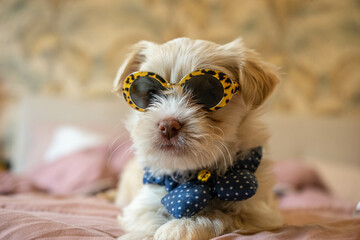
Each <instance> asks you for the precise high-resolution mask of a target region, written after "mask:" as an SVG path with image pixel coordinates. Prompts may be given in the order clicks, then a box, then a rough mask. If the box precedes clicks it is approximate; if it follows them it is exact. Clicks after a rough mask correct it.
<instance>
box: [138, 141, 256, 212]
mask: <svg viewBox="0 0 360 240" xmlns="http://www.w3.org/2000/svg"><path fill="white" fill-rule="evenodd" d="M236 157H237V161H236V162H235V164H234V165H233V166H232V167H230V168H229V169H228V171H227V172H226V173H225V174H224V175H221V176H217V175H216V174H215V173H211V172H210V171H208V170H201V171H198V172H197V173H198V174H197V178H196V177H195V178H190V180H188V181H186V182H182V181H181V180H179V179H184V178H185V179H186V176H185V177H184V175H182V176H169V175H165V176H157V177H154V176H153V175H152V173H151V172H150V171H146V172H145V174H144V178H143V182H144V184H154V183H155V184H159V185H162V186H165V189H166V191H168V192H169V193H168V194H166V195H165V196H164V197H163V198H162V199H161V203H162V204H163V205H164V206H165V208H166V210H167V211H168V212H169V213H170V214H171V215H172V216H173V217H175V218H182V217H191V216H193V215H195V214H196V213H197V212H199V211H200V210H201V209H203V208H204V207H205V206H206V205H207V204H208V203H209V201H211V200H212V199H213V198H215V197H217V198H219V199H221V200H225V201H241V200H245V199H248V198H250V197H252V196H253V195H254V194H255V193H256V190H257V187H258V184H257V180H256V177H255V175H254V173H255V171H256V169H257V168H258V166H259V164H260V160H261V157H262V147H257V148H253V149H251V150H250V152H249V154H248V155H246V156H242V154H241V152H238V153H237V154H236ZM188 175H189V176H191V173H189V174H188ZM192 175H193V174H192Z"/></svg>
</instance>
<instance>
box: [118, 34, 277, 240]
mask: <svg viewBox="0 0 360 240" xmlns="http://www.w3.org/2000/svg"><path fill="white" fill-rule="evenodd" d="M278 81H279V78H278V76H277V74H276V71H275V69H274V67H273V66H272V65H270V64H268V63H265V62H263V61H261V60H260V59H259V58H258V56H257V54H256V53H255V52H254V51H251V50H249V49H246V48H245V47H244V46H243V43H242V41H241V39H236V40H234V41H233V42H230V43H228V44H225V45H218V44H215V43H212V42H208V41H203V40H191V39H188V38H178V39H174V40H172V41H169V42H167V43H164V44H156V43H152V42H146V41H141V42H139V43H137V44H136V45H135V46H134V49H133V52H132V53H131V54H130V55H129V56H128V58H127V59H126V60H125V62H124V63H123V65H122V66H121V67H120V69H119V71H118V74H117V76H116V79H115V82H114V91H115V92H116V93H118V94H119V95H123V96H124V97H125V99H126V101H127V102H128V103H129V105H130V106H132V107H133V108H134V109H135V110H134V111H132V113H131V114H130V116H129V119H128V121H127V122H126V127H127V129H128V131H129V132H130V134H131V138H132V140H133V143H134V148H135V153H136V154H135V155H136V157H135V158H136V161H130V163H129V164H128V166H127V168H126V169H125V172H124V173H123V174H122V176H121V181H120V187H119V192H118V198H117V203H118V204H119V205H121V206H125V205H126V207H124V210H123V213H122V214H121V215H120V216H119V222H120V224H121V227H122V229H123V230H125V231H126V232H127V234H125V235H124V236H122V237H120V239H157V240H160V239H164V240H165V239H167V240H168V239H170V240H172V239H174V240H177V239H179V240H184V239H185V240H186V239H196V240H201V239H210V238H213V237H216V236H219V235H222V234H224V233H229V232H234V231H236V232H240V233H254V232H258V231H263V230H270V229H275V228H279V227H281V226H282V219H281V215H280V213H279V212H278V210H277V208H276V202H275V199H274V196H273V193H272V186H273V177H272V174H271V164H270V161H269V160H268V159H266V158H265V157H262V152H261V150H262V146H264V145H265V144H266V141H267V139H268V138H269V135H268V132H267V130H266V126H264V124H263V123H262V122H261V121H260V119H259V117H260V113H261V110H260V109H261V106H262V105H263V103H264V101H265V100H266V98H267V97H268V96H269V95H270V94H271V93H272V92H273V90H274V88H275V86H276V84H277V83H278ZM179 82H180V84H178V83H179ZM229 89H230V90H229ZM137 110H138V111H137ZM144 173H145V175H144ZM143 176H144V177H143ZM230 178H231V179H230ZM228 180H230V183H229V181H228ZM142 181H143V182H144V184H143V183H142ZM239 181H240V183H239ZM224 188H226V189H224Z"/></svg>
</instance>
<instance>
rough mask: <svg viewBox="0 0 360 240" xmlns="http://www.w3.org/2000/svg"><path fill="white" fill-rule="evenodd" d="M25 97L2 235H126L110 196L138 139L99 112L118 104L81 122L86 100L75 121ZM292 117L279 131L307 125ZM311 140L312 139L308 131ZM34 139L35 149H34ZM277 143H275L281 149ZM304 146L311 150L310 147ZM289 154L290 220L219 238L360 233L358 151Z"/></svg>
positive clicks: (5, 181)
mask: <svg viewBox="0 0 360 240" xmlns="http://www.w3.org/2000/svg"><path fill="white" fill-rule="evenodd" d="M25 102H26V105H25V107H24V109H26V111H30V112H32V115H31V116H32V117H31V116H29V115H28V114H29V113H27V116H28V117H27V118H26V120H24V119H23V121H26V122H22V123H19V124H20V126H22V127H19V129H21V132H18V133H16V134H17V135H18V137H19V138H20V139H22V140H21V141H20V142H19V143H18V144H17V145H18V146H17V147H18V148H17V149H16V150H14V157H13V159H15V160H16V163H15V164H14V171H13V172H8V171H5V170H3V171H1V172H0V239H89V238H91V239H116V238H117V237H118V236H121V235H122V234H123V231H122V230H121V228H120V227H119V226H118V224H117V220H116V217H117V215H118V214H119V213H121V207H117V206H116V205H115V204H114V203H113V201H111V200H109V196H110V195H111V193H113V192H112V190H111V189H113V188H115V187H116V183H117V178H118V176H119V174H121V172H122V169H123V167H124V164H125V163H126V161H127V160H128V159H129V158H130V157H131V156H132V152H131V151H130V150H129V149H130V148H129V147H130V146H131V142H130V141H129V138H128V136H127V135H126V131H124V129H123V128H122V127H119V125H117V132H116V133H117V134H116V135H117V137H116V138H115V139H114V138H113V137H110V138H109V137H104V136H106V135H108V134H109V133H113V131H112V129H109V128H108V129H107V128H106V126H115V125H116V124H118V119H116V120H114V119H115V117H114V118H113V120H114V121H113V122H111V121H110V120H109V119H108V118H107V120H106V121H107V122H106V123H105V124H104V121H103V119H101V118H100V117H99V115H98V114H97V113H98V112H96V111H100V112H102V116H110V115H112V114H113V108H114V105H111V104H109V103H103V104H99V103H98V105H96V104H95V105H93V106H94V107H93V109H96V108H98V110H94V111H95V113H94V116H97V117H98V119H96V117H93V118H92V120H91V121H89V120H88V119H86V117H85V119H86V121H85V120H77V121H75V122H74V120H73V119H74V116H76V112H77V108H79V109H80V108H81V109H82V108H83V105H82V103H81V104H77V105H76V104H73V103H72V104H71V106H72V107H73V110H72V111H73V112H74V114H72V119H71V121H70V119H65V118H64V117H62V119H61V118H59V117H57V116H56V114H55V113H53V114H55V116H52V117H51V118H52V119H56V121H53V120H52V119H51V118H50V117H49V116H41V114H39V113H38V112H37V111H36V108H38V109H41V112H43V111H44V109H46V106H44V105H41V104H44V101H40V100H39V99H32V100H31V99H30V100H29V99H28V100H26V101H25ZM45 102H46V104H50V105H51V106H54V104H58V105H57V108H56V109H57V110H58V111H59V112H61V108H64V109H65V108H68V106H69V105H68V103H66V104H65V103H63V102H60V103H58V102H51V101H45ZM49 102H50V103H49ZM87 104H88V103H87ZM39 105H40V106H39ZM51 108H52V109H53V107H51ZM29 109H30V110H29ZM39 111H40V110H39ZM49 111H50V110H49ZM107 111H108V112H107ZM45 112H46V111H45ZM50 112H51V111H50ZM34 115H35V116H34ZM39 117H40V118H41V119H38V118H39ZM117 117H119V116H117ZM120 117H121V116H120ZM82 118H84V116H82ZM59 119H60V120H61V121H60V120H59ZM75 119H76V117H75ZM287 120H288V119H287ZM287 120H284V119H283V118H282V117H281V118H276V117H275V118H272V119H270V125H271V128H272V130H273V131H275V132H276V129H277V128H278V127H279V126H281V128H284V127H285V128H286V127H289V128H290V129H292V128H291V124H294V126H299V122H297V120H291V121H287ZM116 122H117V123H116ZM284 122H285V123H286V124H285V123H284ZM305 122H306V121H305ZM100 123H101V124H100ZM301 123H302V124H304V121H301ZM289 124H290V125H289ZM320 125H321V126H324V124H323V123H322V124H320ZM325 125H326V124H325ZM79 126H80V127H79ZM354 126H355V132H356V131H358V125H356V124H355V125H354ZM310 127H311V126H310ZM328 127H329V126H328ZM328 127H327V128H326V129H328ZM330 127H331V126H330ZM347 127H348V124H346V126H345V128H347ZM99 129H100V130H99ZM316 129H319V127H317V128H316ZM34 131H35V132H34ZM352 131H354V127H352ZM341 132H344V131H341ZM345 133H346V131H345ZM345 133H344V134H345ZM299 134H300V133H299ZM20 135H21V136H20ZM300 135H301V134H300ZM324 136H325V137H326V134H324ZM338 136H339V135H338ZM356 136H357V135H356ZM69 138H71V139H77V141H76V142H77V143H78V142H82V144H71V146H70V147H69V148H68V149H62V148H59V147H58V145H59V143H61V142H64V141H65V142H67V141H68V139H69ZM81 139H87V141H82V140H81ZM89 139H92V140H91V141H89ZM303 140H304V141H305V142H308V141H307V140H306V138H305V137H304V136H303ZM280 141H281V136H279V135H276V134H275V136H274V142H275V143H274V144H280ZM317 141H318V140H317ZM324 141H325V140H324ZM354 141H355V142H356V141H357V139H355V140H354ZM28 143H31V147H27V146H28V145H30V144H28ZM35 143H38V144H35ZM286 144H289V143H286V141H285V143H283V144H282V146H283V147H285V148H286V149H288V150H289V149H291V148H294V146H301V143H294V142H292V143H291V144H293V146H290V145H286ZM60 145H62V146H63V144H60ZM74 145H76V147H74ZM276 146H277V145H276ZM276 146H274V147H273V149H275V150H276ZM71 147H72V148H71ZM270 147H271V146H270ZM304 148H306V150H309V147H308V146H305V147H304ZM302 153H304V151H303V152H302ZM282 154H283V155H282ZM287 154H288V156H293V157H292V158H289V157H287V156H286V154H284V152H280V151H278V152H276V151H275V153H274V154H273V155H274V158H275V159H276V160H278V161H277V162H276V164H275V166H274V173H275V174H276V176H277V184H276V186H275V188H274V191H275V192H276V193H277V195H278V198H279V208H280V210H281V212H282V215H283V218H284V222H285V224H284V226H283V227H282V228H280V229H278V230H275V231H265V232H260V233H257V234H253V235H241V234H238V233H236V232H235V233H229V234H225V235H223V236H220V237H217V238H215V239H221V240H225V239H227V240H229V239H237V240H243V239H360V214H359V212H356V207H357V208H358V209H359V208H360V206H359V205H358V201H359V200H360V191H359V185H358V184H359V182H360V170H359V166H358V165H357V164H358V161H355V162H353V163H351V158H355V159H356V158H357V160H358V159H360V158H359V156H358V155H356V154H357V152H356V151H355V153H354V152H353V153H352V154H355V155H354V156H352V155H351V156H347V158H346V159H345V158H344V159H343V161H342V162H340V163H339V162H336V161H333V160H332V159H330V158H331V156H326V155H323V156H321V155H319V154H315V153H314V152H310V153H308V154H309V155H311V156H312V158H307V157H306V156H305V155H299V154H296V151H292V152H287ZM324 159H325V160H324ZM109 189H110V190H109ZM357 205H358V206H357Z"/></svg>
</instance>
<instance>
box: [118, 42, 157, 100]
mask: <svg viewBox="0 0 360 240" xmlns="http://www.w3.org/2000/svg"><path fill="white" fill-rule="evenodd" d="M152 44H153V43H152V42H148V41H140V42H138V43H137V44H135V45H134V46H133V47H132V49H133V50H132V52H131V53H130V54H129V55H128V56H127V58H126V59H125V60H124V62H123V64H122V65H121V66H120V68H119V70H118V72H117V74H116V77H115V79H114V83H113V90H112V91H113V92H114V93H116V94H120V93H121V88H122V84H123V82H124V80H125V78H126V77H127V76H128V75H129V74H131V73H133V72H136V71H139V69H140V65H141V63H142V62H144V61H145V58H146V57H145V55H144V50H145V49H146V48H147V47H149V46H150V45H152Z"/></svg>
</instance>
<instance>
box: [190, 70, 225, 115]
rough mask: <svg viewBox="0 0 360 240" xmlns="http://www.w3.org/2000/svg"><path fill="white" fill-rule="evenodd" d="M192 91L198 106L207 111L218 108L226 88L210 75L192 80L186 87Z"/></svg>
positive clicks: (195, 77)
mask: <svg viewBox="0 0 360 240" xmlns="http://www.w3.org/2000/svg"><path fill="white" fill-rule="evenodd" d="M184 90H186V91H190V92H191V93H192V95H193V97H194V99H195V100H196V102H197V103H198V104H201V105H203V106H204V109H205V110H207V109H209V108H211V107H214V106H216V105H217V104H218V103H219V102H220V101H221V99H222V98H223V96H224V87H223V86H222V84H221V82H220V81H219V80H218V79H217V78H215V77H213V76H212V75H210V74H208V75H207V74H206V75H199V76H194V77H192V78H190V79H189V80H188V81H187V82H186V83H185V86H184Z"/></svg>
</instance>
